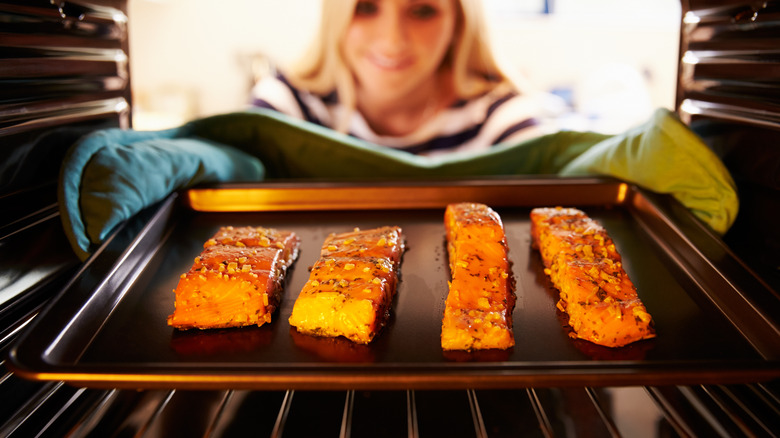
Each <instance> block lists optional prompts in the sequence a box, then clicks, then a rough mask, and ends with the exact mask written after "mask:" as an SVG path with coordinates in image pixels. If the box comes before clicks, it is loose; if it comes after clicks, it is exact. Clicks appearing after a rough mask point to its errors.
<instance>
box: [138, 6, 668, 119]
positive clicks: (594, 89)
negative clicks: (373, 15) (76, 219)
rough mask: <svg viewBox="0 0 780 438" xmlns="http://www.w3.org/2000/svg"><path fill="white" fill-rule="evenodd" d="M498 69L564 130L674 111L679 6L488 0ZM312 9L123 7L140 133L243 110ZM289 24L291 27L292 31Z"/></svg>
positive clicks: (304, 34) (300, 36) (294, 51)
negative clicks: (545, 102)
mask: <svg viewBox="0 0 780 438" xmlns="http://www.w3.org/2000/svg"><path fill="white" fill-rule="evenodd" d="M484 5H485V10H486V15H487V18H488V20H489V24H490V28H491V35H490V39H491V41H492V42H493V44H494V45H495V48H496V52H497V53H498V55H499V56H500V57H501V59H502V62H503V64H504V65H505V67H506V68H507V69H508V70H509V71H511V72H512V73H514V74H516V75H520V76H522V77H523V78H524V79H526V81H527V83H528V84H529V85H530V86H531V87H532V88H533V89H535V90H541V91H545V92H548V93H550V95H551V97H552V98H551V102H555V103H556V109H557V111H556V117H557V118H556V121H557V123H558V125H559V127H560V128H561V129H574V130H594V131H600V132H605V133H617V132H621V131H623V130H625V129H627V128H629V127H631V126H634V125H636V124H638V123H641V122H643V121H644V120H646V118H647V117H648V116H649V114H650V112H651V111H652V110H653V109H654V108H658V107H664V108H669V109H673V108H674V104H675V102H674V100H675V89H676V77H677V56H678V48H679V47H678V46H679V26H680V3H679V1H678V0H655V1H652V2H648V1H643V0H555V1H553V0H484ZM318 8H319V1H317V0H287V1H284V2H280V1H275V0H225V1H222V2H219V6H218V7H217V6H215V2H213V1H211V0H134V1H131V2H129V5H128V16H129V18H130V19H129V38H130V48H131V53H132V57H133V63H132V64H131V76H132V78H133V82H132V91H133V99H134V113H133V126H134V127H135V128H136V129H140V130H145V129H164V128H168V127H172V126H178V125H180V124H182V123H184V122H186V121H187V120H190V119H192V118H196V117H202V116H208V115H213V114H219V113H224V112H229V111H235V110H240V109H243V108H245V107H246V106H247V104H248V101H249V100H248V96H249V92H250V89H251V87H252V84H253V81H254V79H255V77H256V75H257V74H260V73H261V72H262V71H263V70H264V69H266V68H267V67H268V66H269V65H270V66H273V65H278V66H284V65H285V64H287V63H289V62H292V61H293V60H295V59H296V57H297V56H298V55H299V54H300V53H302V51H303V50H304V49H305V47H306V45H307V43H308V41H309V40H310V38H311V37H312V36H313V35H314V33H315V31H316V27H317V20H318V17H319V9H318ZM290 23H295V24H294V25H291V24H290Z"/></svg>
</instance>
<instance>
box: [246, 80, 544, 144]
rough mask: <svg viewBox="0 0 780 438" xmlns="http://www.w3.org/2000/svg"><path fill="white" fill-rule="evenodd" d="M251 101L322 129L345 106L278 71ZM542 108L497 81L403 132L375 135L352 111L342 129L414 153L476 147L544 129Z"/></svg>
mask: <svg viewBox="0 0 780 438" xmlns="http://www.w3.org/2000/svg"><path fill="white" fill-rule="evenodd" d="M252 104H253V105H254V106H257V107H264V108H270V109H273V110H275V111H279V112H281V113H284V114H287V115H290V116H293V117H296V118H299V119H303V120H306V121H309V122H312V123H316V124H318V125H322V126H325V127H328V128H334V126H335V123H336V120H339V115H340V114H341V112H343V111H345V108H344V107H343V105H341V104H340V103H339V101H338V98H337V97H336V94H335V93H332V94H330V95H328V96H317V95H314V94H311V93H309V92H307V91H304V90H300V89H297V88H295V87H294V86H292V85H291V84H290V83H289V82H288V81H287V80H286V79H285V78H284V77H283V76H281V75H277V76H269V77H266V78H264V79H262V80H260V81H259V82H258V83H257V85H256V86H255V87H254V89H253V90H252ZM542 108H543V106H542V105H541V104H540V101H539V99H537V98H535V97H532V96H530V95H520V94H518V93H517V92H516V91H514V90H512V89H510V88H509V87H504V86H499V87H498V88H497V89H495V90H493V91H492V92H489V93H487V94H484V95H482V96H479V97H477V98H474V99H471V100H461V101H458V102H455V103H454V104H453V105H451V106H450V107H449V108H447V109H445V110H443V111H441V112H440V113H439V114H437V115H436V116H435V117H434V118H432V119H431V120H429V121H428V122H426V123H425V124H424V125H423V126H421V127H420V128H419V129H417V130H415V131H414V132H412V133H410V134H408V135H404V136H382V135H378V134H376V133H375V132H374V131H373V130H372V129H371V128H370V126H369V125H368V123H367V122H366V121H365V119H364V118H363V117H362V116H361V115H360V114H359V113H358V112H355V113H354V114H353V115H352V118H351V120H350V123H349V128H348V133H349V134H350V135H352V136H354V137H357V138H360V139H363V140H366V141H369V142H372V143H375V144H378V145H382V146H387V147H391V148H395V149H400V150H404V151H407V152H410V153H413V154H419V155H429V156H433V155H440V154H442V153H448V152H454V151H464V152H465V151H482V150H486V149H489V148H490V147H491V146H494V145H496V144H499V143H516V142H520V141H523V140H527V139H530V138H533V137H537V136H539V135H541V134H543V133H545V132H544V130H543V128H542V127H541V124H540V120H541V119H540V116H541V115H542V113H543V109H542Z"/></svg>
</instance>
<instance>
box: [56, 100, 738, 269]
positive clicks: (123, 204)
mask: <svg viewBox="0 0 780 438" xmlns="http://www.w3.org/2000/svg"><path fill="white" fill-rule="evenodd" d="M538 174H558V175H564V176H574V175H606V176H614V177H617V178H620V179H622V180H625V181H628V182H633V183H636V184H638V185H640V186H642V187H645V188H647V189H650V190H653V191H656V192H659V193H669V194H671V195H672V196H674V197H675V198H677V199H678V200H680V202H682V203H683V205H685V206H686V207H688V208H690V209H691V211H692V212H693V213H694V214H695V215H696V216H697V217H699V218H700V219H701V220H702V221H704V222H706V223H707V224H709V225H710V226H711V227H712V228H713V229H714V230H715V231H717V232H719V233H723V232H725V231H726V230H727V229H728V227H729V226H730V225H731V223H732V222H733V220H734V218H735V216H736V211H737V207H738V202H737V197H736V194H735V188H734V184H733V181H732V180H731V178H730V176H729V174H728V172H727V171H726V169H725V167H724V166H723V164H722V163H721V162H720V160H718V158H717V157H716V156H715V155H714V154H713V153H712V152H711V151H710V150H709V148H707V146H706V145H704V144H703V143H702V142H701V140H699V139H698V137H696V136H695V135H694V134H693V133H692V132H691V131H690V130H688V128H687V127H686V126H685V125H684V124H682V123H681V122H679V121H678V120H677V119H676V118H675V117H674V115H673V114H672V113H671V112H669V111H667V110H658V111H657V112H656V113H655V114H654V116H653V117H652V118H651V119H650V120H648V122H647V123H646V124H644V125H642V126H639V127H637V128H635V129H632V130H629V131H626V132H625V133H623V134H621V135H616V136H609V135H604V134H596V133H590V132H573V131H562V132H558V133H554V134H549V135H546V136H542V137H539V138H536V139H532V140H528V141H525V142H522V143H518V144H501V145H496V146H495V147H493V148H491V149H490V150H488V151H485V152H481V153H478V154H474V153H468V154H460V153H455V154H450V155H446V156H443V157H436V158H429V157H422V156H416V155H411V154H408V153H406V152H403V151H397V150H394V149H390V148H386V147H382V146H378V145H375V144H371V143H368V142H365V141H362V140H359V139H356V138H354V137H350V136H347V135H343V134H340V133H337V132H334V131H332V130H330V129H327V128H324V127H321V126H317V125H314V124H311V123H307V122H304V121H301V120H297V119H292V118H290V117H288V116H285V115H283V114H280V113H276V112H273V111H269V110H264V109H256V110H251V111H245V112H236V113H229V114H221V115H216V116H211V117H206V118H203V119H198V120H194V121H192V122H190V123H188V124H186V125H184V126H182V127H180V128H176V129H172V130H166V131H159V132H139V131H132V130H118V129H111V130H103V131H97V132H95V133H94V134H92V135H89V136H87V137H85V138H84V139H82V140H81V141H79V142H78V143H76V144H75V145H74V146H73V147H72V148H71V150H70V151H69V152H68V156H67V157H66V159H65V161H64V163H63V168H62V172H61V175H60V180H61V181H60V208H61V213H62V217H63V224H64V226H65V231H66V234H68V238H69V239H70V242H71V244H72V245H73V247H74V250H75V251H76V253H77V254H78V255H79V256H80V257H81V258H82V259H84V258H86V257H87V256H89V254H90V253H91V252H92V251H93V250H94V248H95V247H96V246H97V245H99V244H100V243H101V242H103V241H104V240H105V238H106V237H107V236H108V235H109V233H110V232H111V231H112V230H113V229H114V227H115V226H116V225H118V224H119V223H121V222H122V221H124V220H125V219H128V218H130V217H131V216H133V215H134V214H136V213H137V212H139V211H140V210H142V209H143V208H145V207H148V206H150V205H152V204H154V203H155V202H158V201H160V200H162V199H164V198H165V197H166V196H168V195H169V194H170V193H171V192H173V191H176V190H179V189H183V188H187V187H191V186H193V185H195V184H201V183H215V182H228V181H234V182H239V181H261V180H263V179H264V178H265V179H280V178H296V179H306V178H317V179H340V180H344V179H356V180H370V179H388V178H391V179H411V178H430V177H479V176H490V175H538Z"/></svg>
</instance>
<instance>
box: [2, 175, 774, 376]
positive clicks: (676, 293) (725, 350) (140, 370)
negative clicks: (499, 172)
mask: <svg viewBox="0 0 780 438" xmlns="http://www.w3.org/2000/svg"><path fill="white" fill-rule="evenodd" d="M457 201H475V202H484V203H486V204H488V205H491V206H492V207H493V208H494V209H496V210H497V211H498V212H499V213H500V215H501V217H502V219H503V221H504V226H505V228H506V233H507V237H508V243H509V255H510V258H511V261H512V269H513V273H514V276H515V279H516V282H517V289H516V293H517V297H518V299H517V305H516V308H515V310H514V313H513V317H514V333H515V339H516V345H515V347H514V348H512V349H510V350H508V351H482V352H474V353H466V352H460V353H446V352H443V351H442V350H441V348H440V344H439V335H440V324H441V315H442V312H443V307H444V299H445V296H446V294H447V279H448V273H449V272H448V267H447V256H446V251H445V245H444V225H443V212H444V207H445V206H446V204H447V203H450V202H457ZM555 205H564V206H573V207H579V208H581V209H583V210H585V211H586V212H587V213H588V214H589V215H590V216H591V217H593V218H595V219H597V220H598V221H600V222H601V223H602V224H603V225H604V226H605V227H606V229H607V230H608V232H609V234H610V235H611V236H612V237H613V238H614V240H615V242H616V244H617V247H618V250H619V251H620V252H621V253H622V255H623V257H624V265H625V268H626V270H627V271H628V273H629V275H630V276H631V278H632V279H633V281H634V282H635V284H636V286H637V288H638V290H639V294H640V297H641V298H642V300H643V301H644V303H645V304H646V306H647V308H648V310H649V312H650V313H651V314H652V315H653V317H654V321H655V325H656V330H657V338H655V339H652V340H647V341H641V342H638V343H635V344H632V345H630V346H627V347H623V348H617V349H610V348H606V347H600V346H597V345H594V344H591V343H589V342H586V341H581V340H574V339H571V338H570V337H569V336H568V330H567V327H566V321H565V318H564V316H563V315H561V314H560V312H558V311H557V310H556V307H555V303H556V301H557V293H556V291H555V289H553V288H552V287H551V285H550V282H549V280H548V279H547V277H546V276H545V275H544V273H543V268H542V264H541V261H540V259H539V256H538V254H537V253H536V252H535V251H534V250H533V249H532V248H531V244H530V233H529V230H530V223H529V219H528V214H529V212H530V209H531V208H532V207H536V206H555ZM146 214H147V215H149V217H148V219H147V220H145V222H144V223H143V227H142V228H140V227H139V225H135V226H136V227H139V228H138V230H140V231H138V230H131V231H128V230H127V229H125V230H122V229H120V231H117V233H116V234H115V236H114V237H113V238H112V239H111V240H109V242H107V243H106V244H105V245H104V246H103V247H102V248H101V249H100V250H99V251H98V252H97V253H96V255H95V256H93V258H92V259H91V260H89V261H88V262H87V263H86V264H85V267H84V269H83V270H82V271H81V272H80V273H79V274H78V275H77V276H76V277H75V278H74V279H73V281H72V282H71V283H70V284H69V285H68V286H67V287H65V288H64V290H63V291H62V292H61V294H60V295H59V296H58V297H57V298H56V299H54V300H53V302H52V303H51V305H50V306H49V307H48V308H47V309H46V310H45V311H44V312H43V314H42V315H40V316H39V317H38V318H36V320H35V321H34V323H33V324H32V327H30V328H29V329H27V330H26V332H25V333H24V334H23V335H22V336H21V337H20V339H19V340H18V341H17V343H16V344H15V345H14V347H13V348H12V350H11V354H10V356H9V358H10V360H9V366H10V367H11V368H12V369H13V370H14V371H15V372H17V373H18V374H19V375H21V376H23V377H27V378H31V379H38V380H63V381H67V382H70V383H72V384H74V385H83V386H93V387H133V388H159V387H171V388H254V389H342V388H352V389H358V388H374V389H408V388H418V389H421V388H429V389H430V388H508V387H528V386H553V385H555V386H563V385H588V386H602V385H637V384H642V385H663V384H698V383H712V382H717V383H728V382H752V381H762V380H768V379H773V378H776V377H778V376H780V361H779V360H778V359H780V330H779V329H778V324H777V321H776V320H774V318H776V317H777V315H778V312H777V301H778V300H777V294H776V293H775V292H774V291H772V290H770V289H768V287H767V286H766V285H765V284H763V283H762V282H761V281H759V280H758V279H757V278H756V276H755V275H753V274H752V273H751V272H750V271H749V270H748V269H747V268H746V267H745V266H744V265H742V264H741V263H740V262H739V260H737V259H736V258H734V256H733V255H732V254H731V253H730V252H729V251H728V249H727V248H726V247H725V246H724V245H723V244H722V243H721V241H720V240H719V238H718V237H717V236H716V235H714V234H712V233H711V232H710V231H708V229H707V228H706V227H705V226H703V225H702V224H701V223H700V222H698V221H697V220H695V219H694V218H693V217H692V216H691V215H690V214H689V213H688V212H687V210H686V209H684V208H682V207H681V206H680V205H679V204H678V203H676V202H675V201H674V200H673V199H671V198H670V197H668V196H660V195H657V194H652V193H648V192H645V191H643V190H640V189H638V188H637V187H635V186H632V185H629V184H625V183H622V182H620V181H615V180H604V179H590V178H585V179H561V178H532V179H528V178H511V179H506V178H502V179H483V180H469V181H463V180H457V181H435V182H433V181H427V182H426V181H418V182H387V183H369V184H365V183H362V184H361V183H352V182H341V183H338V182H300V183H296V182H277V183H264V184H257V185H224V186H219V187H207V188H199V189H191V190H188V191H185V192H182V193H177V194H174V195H172V196H171V197H170V198H169V199H167V200H166V201H165V202H163V203H161V204H160V205H159V206H157V207H156V208H155V209H153V210H152V211H151V213H146ZM223 225H233V226H242V225H261V226H265V227H277V228H282V229H288V230H293V231H295V232H296V233H298V234H299V235H300V237H301V238H302V247H301V252H300V256H299V258H298V260H297V262H296V263H295V265H294V266H293V268H292V270H291V271H290V272H289V275H288V280H287V283H286V289H285V294H284V298H283V302H282V304H281V306H280V309H279V310H278V312H277V313H276V314H275V315H274V320H273V322H272V323H270V324H266V325H264V326H262V327H246V328H238V329H224V330H205V331H201V330H190V331H177V330H174V329H172V328H171V327H168V326H167V325H166V317H167V316H168V315H169V314H170V313H171V312H172V310H173V301H174V296H173V293H172V290H173V289H174V287H175V286H176V283H177V281H178V279H179V275H180V274H181V273H183V272H185V271H187V269H188V268H189V267H190V265H191V263H192V261H193V258H194V257H195V256H196V255H198V253H199V252H200V251H201V249H202V244H203V242H204V241H205V240H207V239H208V238H209V237H210V236H211V235H212V234H213V233H214V232H215V231H216V230H217V228H218V227H220V226H223ZM382 225H399V226H401V227H402V228H403V229H404V232H405V235H406V238H407V244H408V250H407V251H406V253H405V254H404V258H403V262H402V267H401V282H400V284H399V286H398V290H397V295H396V298H395V300H394V302H393V308H392V314H391V317H390V320H389V322H388V324H387V326H386V327H385V328H384V329H383V331H382V332H381V333H380V334H379V336H378V337H377V338H376V339H375V341H374V342H373V343H372V344H370V345H356V344H353V343H351V342H349V341H347V340H345V339H341V338H337V339H328V338H316V337H311V336H306V335H301V334H299V333H297V332H296V331H295V330H294V329H291V327H290V325H289V323H288V322H287V318H288V317H289V315H290V312H291V310H292V305H293V302H294V300H295V298H296V296H297V294H298V292H299V291H300V290H301V287H302V285H303V283H304V282H305V281H306V280H307V278H308V269H307V268H308V267H309V266H311V265H312V263H313V262H314V260H315V259H316V258H317V256H318V253H319V248H320V246H321V244H322V242H323V240H324V238H325V237H326V236H327V234H329V233H332V232H341V231H347V230H351V229H353V228H354V227H360V228H370V227H374V226H382ZM129 226H130V225H126V226H125V228H127V227H129ZM123 233H124V234H123ZM127 235H130V236H133V238H132V240H129V239H130V238H129V237H122V236H127ZM122 239H125V241H123V240H122ZM120 249H121V251H120ZM752 296H759V297H761V298H759V299H760V300H763V301H761V302H760V303H759V304H761V306H758V305H757V303H756V301H755V300H754V299H753V298H751V297H752ZM768 297H769V298H768Z"/></svg>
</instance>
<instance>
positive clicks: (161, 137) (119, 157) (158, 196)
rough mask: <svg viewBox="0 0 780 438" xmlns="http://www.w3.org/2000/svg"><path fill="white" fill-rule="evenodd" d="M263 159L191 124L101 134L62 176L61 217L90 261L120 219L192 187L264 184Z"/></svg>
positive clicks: (82, 145) (72, 156) (71, 157)
mask: <svg viewBox="0 0 780 438" xmlns="http://www.w3.org/2000/svg"><path fill="white" fill-rule="evenodd" d="M263 176H264V168H263V165H262V163H261V162H260V160H258V159H257V158H255V157H252V156H249V155H247V154H245V153H243V152H241V151H239V150H237V149H235V148H231V147H229V146H225V145H217V144H214V143H212V142H209V141H207V140H203V139H197V138H194V137H191V133H190V132H189V127H188V126H184V127H182V128H177V129H171V130H167V131H159V132H141V131H132V130H121V129H107V130H101V131H97V132H95V133H93V134H91V135H89V136H87V137H86V138H84V139H83V140H82V141H80V142H79V143H77V145H76V147H72V148H71V149H70V150H69V151H68V154H67V155H66V157H65V159H64V161H63V166H62V168H61V172H60V185H59V194H58V196H59V205H60V216H61V217H62V221H63V225H64V227H65V231H66V234H67V236H68V239H69V240H70V243H71V246H72V247H73V249H74V250H75V252H76V254H77V255H78V256H79V257H80V258H81V259H82V260H84V259H86V258H87V257H88V256H89V255H90V254H91V253H92V252H93V251H94V249H95V248H96V247H97V245H99V244H100V243H101V242H103V241H104V240H105V239H106V238H107V237H108V235H109V233H110V232H111V231H112V230H113V229H114V227H116V226H117V225H118V224H119V223H120V222H122V221H123V220H125V219H128V218H130V217H131V216H133V215H134V214H136V213H138V212H139V211H141V210H142V209H143V208H145V207H148V206H150V205H152V204H154V203H156V202H158V201H160V200H162V199H164V198H165V197H167V196H168V195H169V194H171V193H172V192H174V191H176V190H178V189H181V188H184V187H190V186H193V185H195V184H200V183H206V182H217V181H258V180H261V179H263Z"/></svg>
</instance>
